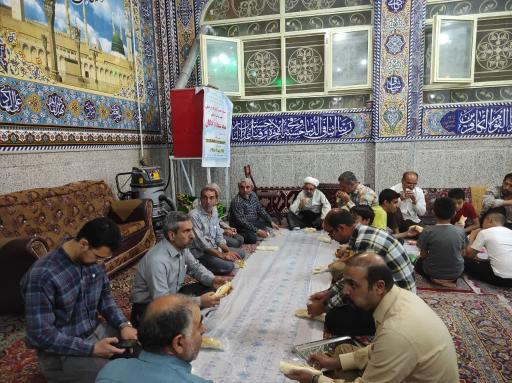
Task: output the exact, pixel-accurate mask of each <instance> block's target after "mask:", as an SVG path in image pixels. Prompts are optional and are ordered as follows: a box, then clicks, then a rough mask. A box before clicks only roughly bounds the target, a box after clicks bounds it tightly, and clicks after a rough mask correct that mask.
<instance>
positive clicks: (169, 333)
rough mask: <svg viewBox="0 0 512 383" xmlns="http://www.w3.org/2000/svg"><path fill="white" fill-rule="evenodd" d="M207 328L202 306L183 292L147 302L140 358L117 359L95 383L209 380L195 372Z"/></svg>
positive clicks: (160, 382)
mask: <svg viewBox="0 0 512 383" xmlns="http://www.w3.org/2000/svg"><path fill="white" fill-rule="evenodd" d="M204 332H205V327H204V325H203V318H202V316H201V312H200V311H199V306H198V305H197V304H195V303H194V301H193V300H191V299H190V298H188V297H186V296H184V295H179V294H178V295H166V296H163V297H159V298H157V299H155V300H154V301H153V302H151V304H150V305H149V306H148V308H147V310H146V314H145V315H144V319H143V320H142V323H141V326H140V330H139V339H140V342H141V344H142V350H143V351H141V353H140V355H139V356H138V358H136V359H135V358H132V359H117V360H114V361H112V362H110V363H108V364H107V365H106V366H105V367H104V368H103V369H102V370H101V371H100V373H99V374H98V377H97V378H96V383H140V382H151V383H165V382H180V383H207V382H210V381H208V380H205V379H202V378H200V377H199V376H196V375H193V374H192V366H191V364H190V362H192V361H193V360H194V359H196V358H197V355H198V354H199V349H200V348H201V339H202V335H203V334H204Z"/></svg>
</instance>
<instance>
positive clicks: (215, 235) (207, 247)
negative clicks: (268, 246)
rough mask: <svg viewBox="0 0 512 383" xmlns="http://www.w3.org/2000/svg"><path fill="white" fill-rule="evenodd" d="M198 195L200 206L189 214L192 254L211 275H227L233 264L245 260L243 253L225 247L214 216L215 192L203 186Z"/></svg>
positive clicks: (215, 215) (239, 250) (221, 232)
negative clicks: (193, 236) (192, 231)
mask: <svg viewBox="0 0 512 383" xmlns="http://www.w3.org/2000/svg"><path fill="white" fill-rule="evenodd" d="M200 195H201V197H200V205H199V206H198V207H196V208H195V209H193V210H192V211H191V212H190V213H189V215H190V219H191V220H192V226H193V228H194V233H195V239H194V242H193V245H192V248H191V251H192V254H194V256H195V257H196V258H197V259H198V260H199V262H201V263H202V264H203V265H204V266H205V267H206V268H207V269H208V270H210V271H211V272H212V273H214V274H217V275H219V274H220V275H224V274H229V273H231V271H233V268H234V267H235V266H234V263H233V262H235V261H237V260H239V259H243V258H245V252H244V251H243V250H242V249H234V248H231V249H230V248H229V247H228V246H227V245H226V241H225V239H224V237H223V235H222V234H223V230H222V228H221V227H220V225H219V218H218V217H219V216H218V214H214V212H215V213H216V212H217V209H216V207H215V206H217V199H218V194H217V190H216V189H214V188H212V187H209V186H205V187H204V188H203V189H202V190H201V194H200Z"/></svg>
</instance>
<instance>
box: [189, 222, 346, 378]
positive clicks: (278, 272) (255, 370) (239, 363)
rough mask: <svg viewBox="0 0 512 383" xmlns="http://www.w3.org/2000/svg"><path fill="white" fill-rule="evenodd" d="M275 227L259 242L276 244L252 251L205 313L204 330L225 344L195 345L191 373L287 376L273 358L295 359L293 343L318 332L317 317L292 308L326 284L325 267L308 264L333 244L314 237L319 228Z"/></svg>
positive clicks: (323, 261) (320, 261) (327, 257)
mask: <svg viewBox="0 0 512 383" xmlns="http://www.w3.org/2000/svg"><path fill="white" fill-rule="evenodd" d="M280 232H281V235H278V236H276V237H274V238H270V239H267V240H265V241H264V242H263V244H265V245H276V246H279V250H277V251H258V250H257V251H256V252H255V253H254V254H252V255H251V257H250V258H249V260H248V261H247V265H246V267H245V268H244V269H242V270H240V271H239V272H238V273H237V275H236V277H235V278H234V279H233V285H234V291H233V292H232V293H231V294H230V295H229V296H228V297H226V298H224V299H223V300H222V301H221V304H220V306H219V307H218V309H217V310H215V311H212V312H211V313H209V315H207V316H206V317H205V319H204V322H205V325H206V327H207V332H206V334H205V335H206V336H210V337H214V338H217V339H220V340H221V341H222V342H223V344H224V347H225V350H224V351H213V350H201V351H200V353H199V356H198V358H197V360H196V361H194V362H193V363H192V366H193V373H194V374H196V375H199V376H201V377H203V378H205V379H210V380H213V381H214V382H215V383H231V382H232V383H240V382H244V383H263V382H265V383H274V382H285V381H289V380H288V379H286V378H285V377H284V375H282V374H281V373H280V372H279V362H280V361H281V360H294V358H295V360H296V357H295V356H294V355H293V354H292V352H291V348H292V346H293V345H295V344H300V343H306V342H310V341H313V340H318V339H321V338H322V330H323V324H322V323H320V322H317V321H312V320H307V319H299V318H297V317H296V316H295V315H294V313H295V311H296V310H297V309H299V308H305V307H306V303H307V301H308V297H309V295H310V294H311V293H312V292H316V291H320V290H324V289H326V288H327V287H328V286H329V283H330V274H329V273H322V274H316V275H312V270H313V268H314V267H315V266H323V265H327V264H329V263H330V262H332V259H333V255H334V252H335V249H336V248H337V246H336V245H335V244H334V243H330V244H329V243H324V242H320V241H318V239H317V237H318V236H319V235H320V233H316V234H307V233H304V232H303V231H302V230H301V231H288V230H283V229H282V230H280ZM324 235H325V234H324Z"/></svg>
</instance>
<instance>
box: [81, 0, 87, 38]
mask: <svg viewBox="0 0 512 383" xmlns="http://www.w3.org/2000/svg"><path fill="white" fill-rule="evenodd" d="M82 12H83V14H84V32H85V45H87V46H89V33H88V32H87V30H88V29H89V26H88V25H87V12H85V0H84V1H83V2H82Z"/></svg>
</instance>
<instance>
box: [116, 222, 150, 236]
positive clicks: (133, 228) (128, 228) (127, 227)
mask: <svg viewBox="0 0 512 383" xmlns="http://www.w3.org/2000/svg"><path fill="white" fill-rule="evenodd" d="M117 226H119V230H120V231H121V236H122V237H123V238H125V237H128V236H129V235H130V234H133V233H136V232H137V231H139V230H142V229H144V228H145V227H146V222H144V221H135V222H128V223H122V224H119V225H117Z"/></svg>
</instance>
